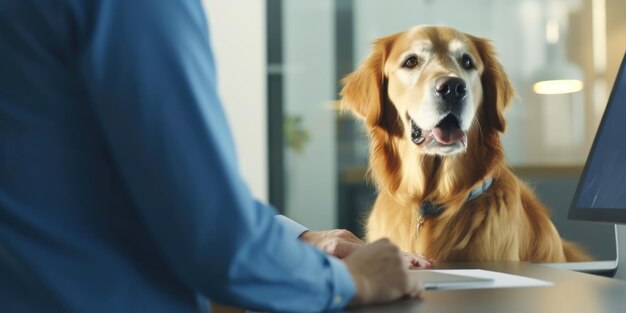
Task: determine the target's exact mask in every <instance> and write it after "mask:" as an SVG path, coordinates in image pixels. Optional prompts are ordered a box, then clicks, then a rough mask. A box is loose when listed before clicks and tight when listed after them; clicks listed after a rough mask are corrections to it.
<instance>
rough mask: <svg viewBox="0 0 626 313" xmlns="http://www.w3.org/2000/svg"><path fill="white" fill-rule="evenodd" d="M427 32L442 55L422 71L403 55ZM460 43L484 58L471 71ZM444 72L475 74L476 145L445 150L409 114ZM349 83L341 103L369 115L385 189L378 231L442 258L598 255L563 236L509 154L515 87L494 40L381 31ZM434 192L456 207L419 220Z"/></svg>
mask: <svg viewBox="0 0 626 313" xmlns="http://www.w3.org/2000/svg"><path fill="white" fill-rule="evenodd" d="M425 40H426V41H428V42H429V44H430V45H429V46H428V47H430V49H423V50H424V51H426V52H427V53H430V55H429V58H430V59H431V60H432V61H430V62H428V63H426V64H424V65H423V67H422V68H419V69H416V70H415V71H417V72H407V69H406V68H400V66H399V65H398V60H400V58H401V57H402V55H403V54H405V53H406V51H408V50H411V49H415V46H416V43H418V42H422V43H423V42H424V41H425ZM451 41H456V43H454V44H452V43H451ZM459 43H460V47H461V48H462V49H464V50H465V51H467V53H468V54H470V55H471V56H472V57H473V58H474V63H475V72H471V71H467V72H465V71H463V69H462V68H461V67H459V66H458V64H457V63H455V59H454V58H451V57H450V56H449V55H450V51H449V49H451V47H452V46H454V47H456V48H459ZM420 53H421V52H420ZM407 73H409V74H407ZM410 73H418V74H410ZM444 74H445V75H452V76H459V77H462V78H463V79H465V81H466V82H467V83H468V89H469V90H470V93H471V97H473V98H472V100H473V110H474V112H473V113H474V114H475V115H474V117H473V120H472V122H471V127H470V128H469V130H468V131H467V145H466V150H465V151H464V152H462V153H456V154H453V155H445V156H442V155H433V154H426V153H424V151H423V149H422V148H420V147H419V146H418V145H416V144H414V143H413V142H412V141H411V139H410V138H411V137H410V134H411V132H410V125H408V123H407V120H406V119H404V118H403V117H404V116H405V115H406V114H408V113H407V112H408V111H410V110H415V109H416V108H414V106H416V105H418V104H419V103H423V102H424V101H427V99H426V100H425V98H424V97H427V96H428V95H425V93H424V92H423V90H425V89H423V86H424V85H425V84H432V82H433V80H434V79H435V78H436V77H438V76H441V75H444ZM407 75H417V76H410V78H407V77H409V76H407ZM407 82H408V83H407ZM343 83H344V87H343V89H342V91H341V95H342V99H341V105H342V107H343V108H347V109H349V110H351V111H352V112H353V113H354V114H355V115H356V116H357V117H359V118H360V119H362V120H363V121H364V123H365V126H366V129H367V131H368V134H369V137H370V140H371V146H370V174H371V177H372V178H373V180H374V182H375V183H376V185H377V187H378V190H379V194H378V197H377V199H376V202H375V204H374V207H373V209H372V211H371V213H370V215H369V218H368V220H367V227H366V233H367V235H366V237H367V240H368V241H373V240H376V239H379V238H382V237H387V238H390V239H391V240H392V241H393V242H395V243H396V244H397V245H399V247H400V248H401V249H402V250H404V251H407V252H418V253H422V254H424V255H426V256H428V257H430V258H433V259H435V260H439V261H480V260H515V261H517V260H522V261H547V262H562V261H566V260H567V261H583V260H588V259H589V257H588V256H587V255H586V254H585V253H584V252H583V251H582V250H580V249H579V248H578V247H576V246H575V245H573V244H569V243H565V242H564V241H563V240H561V238H560V236H559V234H558V232H557V230H556V228H555V227H554V225H553V224H552V222H551V220H550V216H549V213H548V210H547V209H546V208H545V207H544V206H543V205H542V204H541V203H540V202H539V200H537V197H536V196H535V195H534V193H533V192H532V190H531V189H530V188H528V187H527V186H526V185H525V184H524V183H523V182H522V181H521V180H520V179H518V178H517V177H516V176H515V175H514V174H513V173H512V172H511V170H510V169H509V168H508V167H507V166H506V164H505V162H504V151H503V148H502V144H501V142H500V133H502V132H504V130H505V126H506V123H505V119H504V117H503V111H504V109H505V108H506V107H507V106H508V105H509V103H510V102H511V98H512V97H513V95H514V91H513V88H512V86H511V83H510V82H509V80H508V77H507V75H506V73H505V72H504V70H503V67H502V65H501V64H500V63H499V61H498V60H497V59H496V58H495V54H494V51H493V47H492V45H491V44H490V43H489V41H487V40H485V39H481V38H477V37H474V36H471V35H468V34H464V33H461V32H458V31H456V30H454V29H451V28H446V27H425V26H422V27H416V28H412V29H410V30H407V31H405V32H401V33H397V34H393V35H390V36H388V37H385V38H381V39H379V40H376V41H375V42H374V44H373V51H372V53H371V55H370V56H369V57H368V58H367V59H366V60H365V61H364V62H363V63H362V64H361V65H360V67H359V68H358V69H357V70H355V71H354V72H353V73H351V74H350V75H348V76H347V77H346V78H345V79H344V81H343ZM486 177H492V178H493V185H492V186H491V188H490V189H488V190H487V191H486V192H485V193H483V194H482V195H481V196H479V197H478V198H477V199H475V200H474V201H471V202H468V203H465V200H466V198H467V196H468V194H469V192H470V191H471V190H472V189H473V188H475V187H476V186H479V185H480V184H482V182H483V181H484V180H485V178H486ZM425 200H429V201H432V202H433V203H438V204H442V205H444V206H445V207H446V210H445V211H444V213H443V214H442V215H440V216H438V217H426V218H425V220H424V223H423V225H422V227H421V228H420V229H418V222H419V220H420V217H421V216H420V214H419V210H418V208H419V205H420V203H422V201H425Z"/></svg>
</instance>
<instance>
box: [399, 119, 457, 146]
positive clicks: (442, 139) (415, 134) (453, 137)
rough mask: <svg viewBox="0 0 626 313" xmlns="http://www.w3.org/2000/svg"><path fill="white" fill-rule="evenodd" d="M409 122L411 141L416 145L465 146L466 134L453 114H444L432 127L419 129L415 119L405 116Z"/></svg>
mask: <svg viewBox="0 0 626 313" xmlns="http://www.w3.org/2000/svg"><path fill="white" fill-rule="evenodd" d="M407 117H408V119H409V121H410V123H411V141H413V143H415V144H416V145H421V144H430V143H431V142H432V143H433V144H438V145H439V146H450V145H458V144H461V145H462V146H463V147H467V135H466V134H465V132H464V131H463V130H462V129H461V126H460V123H459V119H458V118H457V117H456V116H455V115H454V114H448V115H446V116H445V117H444V118H443V119H442V120H441V121H439V123H438V124H437V125H436V126H435V127H434V128H433V129H428V130H426V129H421V128H420V127H419V126H417V124H416V123H415V121H413V119H412V118H411V117H409V116H407Z"/></svg>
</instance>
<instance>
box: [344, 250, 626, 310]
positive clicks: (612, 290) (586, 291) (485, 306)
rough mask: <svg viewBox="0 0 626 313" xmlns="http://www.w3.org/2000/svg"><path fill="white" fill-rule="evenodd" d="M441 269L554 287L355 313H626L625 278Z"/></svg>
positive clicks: (533, 269) (467, 293)
mask: <svg viewBox="0 0 626 313" xmlns="http://www.w3.org/2000/svg"><path fill="white" fill-rule="evenodd" d="M438 268H478V269H485V270H491V271H497V272H503V273H510V274H516V275H522V276H527V277H533V278H537V279H541V280H546V281H550V282H553V283H554V286H552V287H528V288H504V289H482V290H481V289H477V290H456V291H443V290H434V291H426V292H424V293H423V295H422V298H421V299H417V300H405V301H402V302H397V303H393V304H389V305H384V306H377V307H368V308H362V309H359V310H354V311H351V312H360V313H365V312H367V313H383V312H384V313H405V312H407V313H408V312H411V313H418V312H436V313H452V312H463V313H472V312H477V313H492V312H493V313H495V312H502V313H516V312H524V313H530V312H532V313H544V312H545V313H548V312H550V313H574V312H581V313H603V312H616V313H617V312H619V313H626V282H624V281H620V280H615V279H611V278H606V277H601V276H595V275H590V274H583V273H578V272H572V271H567V270H562V269H557V268H552V267H548V266H543V265H540V264H532V263H520V262H480V263H457V264H442V265H441V266H438Z"/></svg>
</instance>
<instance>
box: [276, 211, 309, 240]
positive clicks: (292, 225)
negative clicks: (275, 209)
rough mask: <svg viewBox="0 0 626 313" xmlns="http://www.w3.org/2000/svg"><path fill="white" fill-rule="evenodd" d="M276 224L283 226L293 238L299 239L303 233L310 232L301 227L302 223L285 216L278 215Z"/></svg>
mask: <svg viewBox="0 0 626 313" xmlns="http://www.w3.org/2000/svg"><path fill="white" fill-rule="evenodd" d="M276 222H278V223H280V224H282V225H283V226H284V227H285V228H286V229H287V231H288V232H289V233H290V234H291V235H292V236H293V238H298V237H300V235H302V233H304V232H305V231H307V230H309V229H308V228H306V227H304V226H302V225H300V223H298V222H296V221H294V220H292V219H290V218H288V217H286V216H284V215H276Z"/></svg>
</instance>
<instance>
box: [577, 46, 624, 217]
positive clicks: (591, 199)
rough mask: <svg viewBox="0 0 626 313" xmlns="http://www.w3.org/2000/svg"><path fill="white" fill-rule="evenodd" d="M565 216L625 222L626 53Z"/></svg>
mask: <svg viewBox="0 0 626 313" xmlns="http://www.w3.org/2000/svg"><path fill="white" fill-rule="evenodd" d="M568 217H569V218H570V219H575V220H587V221H599V222H609V223H620V224H621V223H626V54H625V55H624V59H623V60H622V65H621V66H620V69H619V72H618V74H617V78H616V79H615V83H614V84H613V90H612V92H611V96H610V97H609V102H608V103H607V105H606V109H605V110H604V115H603V116H602V121H601V122H600V126H599V127H598V131H597V133H596V137H595V139H594V141H593V145H592V146H591V151H590V152H589V156H588V157H587V162H586V163H585V167H584V170H583V173H582V175H581V178H580V180H579V182H578V187H577V188H576V193H575V195H574V198H573V201H572V204H571V206H570V211H569V215H568Z"/></svg>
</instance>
